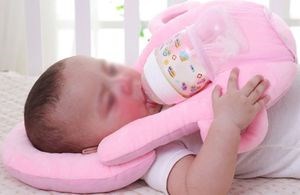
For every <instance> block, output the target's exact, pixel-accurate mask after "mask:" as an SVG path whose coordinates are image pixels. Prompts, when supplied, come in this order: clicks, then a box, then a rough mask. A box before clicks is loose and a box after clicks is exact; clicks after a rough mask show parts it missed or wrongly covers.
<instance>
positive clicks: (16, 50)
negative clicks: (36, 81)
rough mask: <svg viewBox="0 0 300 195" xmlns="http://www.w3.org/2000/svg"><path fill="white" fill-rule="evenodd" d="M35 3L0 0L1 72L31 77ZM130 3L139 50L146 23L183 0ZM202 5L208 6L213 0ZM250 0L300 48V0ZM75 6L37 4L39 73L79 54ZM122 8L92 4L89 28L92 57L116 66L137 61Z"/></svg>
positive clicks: (118, 1)
mask: <svg viewBox="0 0 300 195" xmlns="http://www.w3.org/2000/svg"><path fill="white" fill-rule="evenodd" d="M31 1H32V2H34V0H0V56H1V57H0V71H4V70H10V71H16V72H18V73H21V74H25V75H27V74H30V73H29V70H28V64H29V63H31V62H30V60H29V59H28V52H29V51H28V48H29V47H30V44H31V42H30V41H29V40H28V35H27V34H26V33H28V32H29V31H28V29H26V28H28V25H26V24H27V23H28V21H27V20H26V14H27V15H28V13H26V10H27V12H28V6H29V7H30V6H31V4H30V2H31ZM37 1H38V0H37ZM125 1H126V0H125ZM128 1H129V2H130V6H133V7H134V9H136V11H135V12H136V15H135V16H129V17H135V18H137V20H136V21H137V22H138V23H137V22H135V23H136V24H133V25H134V26H135V28H136V30H135V31H134V32H135V33H136V37H137V46H135V47H134V48H135V51H138V52H140V51H141V50H142V49H143V48H144V46H145V45H146V43H147V41H148V39H149V37H150V33H149V31H148V29H147V25H148V21H149V20H150V19H151V18H152V17H153V16H155V15H157V14H158V13H159V12H161V11H162V10H164V9H165V8H167V7H168V6H170V5H172V4H175V3H179V2H183V0H153V1H149V0H128ZM199 1H200V2H208V1H209V0H199ZM248 1H252V2H256V3H259V4H263V5H265V6H266V7H268V8H270V9H271V10H273V11H274V12H276V13H278V14H279V15H280V16H281V17H282V18H283V19H284V20H285V21H286V22H287V24H288V25H289V26H290V28H291V30H292V32H293V34H294V36H295V38H296V41H297V45H298V50H299V45H300V0H248ZM74 2H75V1H74V0H40V1H38V6H39V13H40V21H41V22H40V24H41V26H40V29H41V37H40V39H41V54H42V61H41V67H42V68H41V70H44V69H45V68H47V67H48V66H50V65H51V64H53V63H54V62H56V61H58V60H60V59H62V58H65V57H69V56H72V55H75V53H76V49H75V12H74V10H75V7H74V6H75V3H74ZM124 4H125V2H124V0H90V1H89V8H90V11H89V15H90V28H91V29H90V43H91V44H90V51H89V52H90V53H89V55H91V56H93V57H97V58H106V59H109V60H111V61H115V62H122V63H124V62H125V63H127V64H130V63H133V58H135V57H137V55H138V52H136V53H137V54H134V55H132V57H131V59H130V58H128V59H126V55H129V54H128V52H127V53H126V52H125V51H126V50H128V48H130V47H126V45H125V42H126V33H125V32H124V30H125V29H124V15H125V14H124V7H125V6H124ZM26 6H27V8H26ZM29 10H30V9H29ZM129 19H130V18H129ZM129 21H130V20H129ZM129 27H130V24H129ZM127 28H128V25H127ZM133 28H134V27H133ZM36 38H37V39H38V38H39V37H38V36H37V37H36ZM127 39H128V38H127ZM83 41H84V40H83ZM298 56H299V54H298ZM35 74H36V73H35Z"/></svg>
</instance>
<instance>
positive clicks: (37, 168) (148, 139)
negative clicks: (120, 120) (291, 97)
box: [2, 1, 296, 193]
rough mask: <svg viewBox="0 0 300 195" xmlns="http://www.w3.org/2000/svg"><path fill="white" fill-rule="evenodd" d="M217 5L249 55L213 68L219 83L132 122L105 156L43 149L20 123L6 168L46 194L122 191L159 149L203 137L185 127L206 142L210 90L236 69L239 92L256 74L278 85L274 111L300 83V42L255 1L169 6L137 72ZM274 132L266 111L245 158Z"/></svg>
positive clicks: (109, 142)
mask: <svg viewBox="0 0 300 195" xmlns="http://www.w3.org/2000/svg"><path fill="white" fill-rule="evenodd" d="M214 7H222V9H224V10H225V11H226V13H227V14H228V15H229V16H230V18H231V19H232V20H233V21H234V23H235V24H236V25H237V26H239V28H240V29H241V31H242V32H243V35H244V37H245V39H246V41H247V50H243V52H241V53H239V54H237V55H234V56H231V57H230V58H226V63H219V64H218V67H217V68H213V70H214V71H212V72H213V79H212V83H211V84H209V85H208V86H207V88H205V90H203V91H201V92H200V93H197V94H196V95H194V96H192V97H190V98H189V99H187V100H185V101H184V102H181V103H179V104H177V105H175V106H173V107H171V108H169V109H167V110H165V111H162V112H160V113H157V114H155V115H151V116H148V117H145V118H141V119H138V120H136V121H133V122H131V123H129V124H128V125H126V126H124V127H123V128H121V129H120V130H118V131H117V132H115V133H113V134H112V135H110V136H108V137H107V138H105V139H104V140H103V141H102V142H101V143H100V144H99V147H98V154H96V153H95V154H88V155H82V154H67V153H63V154H50V153H45V152H41V151H39V150H36V149H35V148H34V147H33V146H32V145H31V144H30V142H29V140H28V138H27V136H26V133H25V128H24V125H23V123H21V124H19V125H17V126H16V127H15V128H14V129H13V130H12V131H11V132H10V133H9V135H8V136H7V138H6V140H5V142H4V145H3V151H2V158H3V162H4V165H5V167H6V170H7V171H8V172H9V173H10V174H11V175H12V176H14V177H16V178H18V179H19V180H21V181H22V182H24V183H27V184H29V185H31V186H34V187H36V188H40V189H45V190H55V191H62V192H73V193H93V192H107V191H111V190H115V189H119V188H122V187H123V186H126V185H128V184H130V183H132V182H134V181H135V180H137V179H138V178H140V177H142V176H143V174H145V173H146V171H147V170H148V168H149V167H150V166H151V164H152V162H153V161H154V159H155V153H154V152H153V150H154V149H155V148H156V147H158V146H160V145H163V144H166V143H168V142H171V141H173V140H176V139H178V138H180V137H181V136H184V135H186V134H190V133H192V132H193V131H197V129H195V130H193V129H191V128H182V127H184V126H189V125H194V124H195V123H197V125H198V126H199V128H200V133H201V136H202V138H203V139H205V136H206V134H207V130H208V128H209V125H210V122H211V121H212V119H213V113H212V109H211V97H210V96H211V91H212V89H213V88H214V86H215V85H216V84H219V85H221V86H222V87H223V88H225V86H226V82H227V79H228V75H229V72H230V70H231V68H232V67H235V66H237V67H239V69H240V80H239V84H240V86H241V85H244V84H245V83H246V81H247V80H248V79H250V78H251V77H252V76H254V75H255V74H261V75H263V76H264V77H265V78H267V79H268V80H269V81H270V83H271V86H270V88H269V89H268V91H267V93H268V94H270V96H271V98H272V99H271V101H270V102H269V103H268V105H267V107H270V106H272V105H273V104H274V103H276V101H278V99H279V98H280V97H282V96H283V95H284V93H285V92H286V91H287V90H288V89H289V87H290V86H291V84H292V82H293V80H294V77H295V73H296V59H295V58H296V57H295V56H296V48H295V43H294V40H293V37H292V35H291V33H290V31H289V29H288V27H287V26H286V24H285V23H284V22H283V21H282V20H281V19H280V18H279V17H278V16H276V15H274V14H272V13H270V12H269V11H268V10H267V9H265V8H264V7H263V6H260V5H256V4H253V3H247V2H240V1H238V2H233V1H230V2H212V3H208V4H205V5H203V4H200V3H197V2H187V3H184V4H178V5H176V6H173V7H170V8H168V9H167V10H166V11H164V12H163V13H162V14H160V15H159V16H157V17H156V18H154V20H153V21H152V22H151V23H150V30H151V32H152V33H153V36H152V38H151V40H150V42H149V44H148V45H147V47H146V48H145V50H144V51H143V53H142V55H141V56H140V58H139V59H138V62H137V65H136V68H137V69H138V70H139V71H140V72H142V70H143V65H144V64H145V62H146V60H147V58H148V56H149V54H150V53H151V52H152V51H153V49H154V48H157V47H159V46H160V45H161V44H162V43H163V42H164V41H165V40H167V39H168V38H169V37H171V36H172V35H174V34H175V33H177V32H179V31H181V30H182V29H184V28H186V27H187V26H190V25H192V24H193V21H195V20H194V19H195V18H200V17H201V13H204V11H205V10H207V9H211V8H214ZM200 22H201V20H200ZM210 60H211V61H213V59H210ZM186 129H189V130H186ZM267 129H268V119H267V112H266V110H263V111H262V112H261V113H259V114H258V116H257V117H256V119H255V121H254V122H253V123H252V124H251V126H250V127H249V128H248V130H247V133H246V134H244V135H243V137H242V142H241V146H240V152H243V151H248V150H250V149H252V148H253V147H255V146H257V145H258V144H259V143H260V142H261V141H262V140H263V138H264V136H265V134H266V132H267ZM141 131H142V133H141ZM133 138H134V139H133Z"/></svg>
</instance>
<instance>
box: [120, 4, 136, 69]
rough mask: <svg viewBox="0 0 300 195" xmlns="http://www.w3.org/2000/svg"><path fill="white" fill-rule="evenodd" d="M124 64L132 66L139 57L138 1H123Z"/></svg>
mask: <svg viewBox="0 0 300 195" xmlns="http://www.w3.org/2000/svg"><path fill="white" fill-rule="evenodd" d="M124 7H125V9H124V33H125V63H126V64H127V65H133V64H134V62H135V61H136V59H137V58H138V55H139V31H140V16H139V1H138V0H124Z"/></svg>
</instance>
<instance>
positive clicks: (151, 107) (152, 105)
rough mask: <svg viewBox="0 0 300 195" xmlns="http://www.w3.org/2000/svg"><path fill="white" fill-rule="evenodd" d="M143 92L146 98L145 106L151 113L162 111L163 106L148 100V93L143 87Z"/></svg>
mask: <svg viewBox="0 0 300 195" xmlns="http://www.w3.org/2000/svg"><path fill="white" fill-rule="evenodd" d="M141 91H142V94H143V96H144V104H145V106H146V108H148V109H149V110H150V111H151V112H157V111H160V110H161V108H162V105H160V104H158V103H156V102H154V101H152V100H151V99H150V98H148V96H147V95H146V92H145V90H144V88H143V87H142V86H141ZM156 108H157V110H156Z"/></svg>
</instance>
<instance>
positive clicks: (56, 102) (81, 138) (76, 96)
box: [24, 56, 269, 194]
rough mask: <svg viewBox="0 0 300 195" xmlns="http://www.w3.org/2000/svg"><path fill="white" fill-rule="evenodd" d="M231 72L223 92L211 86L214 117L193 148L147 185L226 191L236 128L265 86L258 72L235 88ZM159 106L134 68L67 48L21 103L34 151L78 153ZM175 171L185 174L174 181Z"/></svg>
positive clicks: (261, 101)
mask: <svg viewBox="0 0 300 195" xmlns="http://www.w3.org/2000/svg"><path fill="white" fill-rule="evenodd" d="M237 78H238V69H233V70H232V72H231V74H230V78H229V80H228V89H227V92H226V94H222V92H221V89H220V87H216V88H215V89H214V91H213V94H212V98H213V110H214V117H215V119H214V121H213V123H212V125H211V128H210V130H209V134H208V136H207V138H206V142H205V143H204V144H203V147H202V149H201V150H200V152H199V153H198V154H197V155H196V156H193V155H186V156H182V157H180V158H179V159H177V160H176V161H174V162H172V163H173V164H172V166H171V168H172V170H171V169H168V170H169V171H170V172H168V173H167V177H166V179H165V180H164V181H162V185H165V187H163V188H165V189H158V188H156V187H155V186H153V185H151V182H147V179H146V182H147V183H148V184H149V185H150V186H152V187H154V188H156V189H158V190H161V191H164V192H166V193H171V194H189V193H192V192H193V191H194V192H196V193H197V192H199V188H201V191H202V192H204V194H223V193H225V192H227V191H228V189H229V188H230V185H231V181H232V178H233V175H234V167H235V162H236V157H237V148H238V145H239V144H238V143H239V137H240V132H241V131H242V130H243V129H245V128H246V127H247V126H248V125H249V124H250V123H251V122H252V120H253V119H254V117H255V115H256V113H258V112H259V111H260V110H261V109H262V107H263V106H264V105H265V103H267V102H268V100H269V97H268V96H262V95H263V93H264V92H265V90H266V89H267V87H268V81H267V80H264V78H263V77H262V76H259V75H256V76H254V77H253V78H252V79H251V80H250V81H249V82H248V83H247V84H246V85H245V86H243V87H242V88H241V89H238V84H237ZM161 107H162V106H161V105H159V104H156V103H154V102H151V101H149V100H148V99H147V98H146V96H145V94H144V93H143V90H142V87H141V76H140V74H139V73H138V72H137V71H135V70H134V69H131V68H129V67H126V66H122V65H119V64H114V63H109V62H106V61H104V60H99V59H95V58H91V57H86V56H74V57H70V58H67V59H63V60H61V61H59V62H56V63H55V64H54V65H52V66H51V67H50V68H48V69H47V70H46V71H45V72H44V73H43V74H42V75H41V76H40V78H39V79H38V80H37V81H36V83H35V84H34V86H33V87H32V89H31V91H30V93H29V95H28V98H27V100H26V103H25V111H24V118H25V127H26V132H27V136H28V138H29V140H30V141H31V143H32V144H33V146H34V147H36V148H37V149H39V150H41V151H44V152H52V153H62V152H70V153H80V152H82V151H83V150H84V149H86V148H91V147H95V146H97V145H98V144H99V143H100V141H101V140H102V139H103V138H104V137H106V136H107V135H109V134H111V133H113V132H114V131H116V130H117V129H119V128H120V127H122V126H124V125H125V124H127V123H129V122H131V121H133V120H136V119H138V118H141V117H145V116H147V115H151V114H154V113H157V112H159V111H160V110H161ZM220 137H221V138H222V139H219V138H220ZM217 153H218V155H211V154H217ZM212 162H219V163H217V164H216V163H212ZM207 170H210V171H209V172H207ZM220 171H222V176H220V175H219V172H220ZM150 172H151V171H150ZM216 175H218V178H219V180H217V181H216V179H214V178H216ZM182 178H185V179H186V181H185V182H182ZM153 179H154V180H156V179H155V178H153ZM156 181H161V180H156ZM210 181H214V184H213V185H214V186H215V188H213V189H206V190H205V189H204V188H202V187H201V185H204V186H205V185H208V186H211V183H209V182H210ZM199 184H201V185H199ZM211 190H213V191H211Z"/></svg>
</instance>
